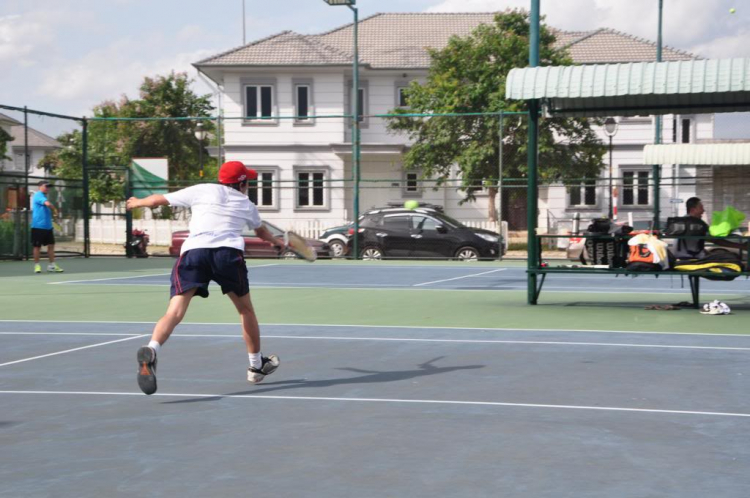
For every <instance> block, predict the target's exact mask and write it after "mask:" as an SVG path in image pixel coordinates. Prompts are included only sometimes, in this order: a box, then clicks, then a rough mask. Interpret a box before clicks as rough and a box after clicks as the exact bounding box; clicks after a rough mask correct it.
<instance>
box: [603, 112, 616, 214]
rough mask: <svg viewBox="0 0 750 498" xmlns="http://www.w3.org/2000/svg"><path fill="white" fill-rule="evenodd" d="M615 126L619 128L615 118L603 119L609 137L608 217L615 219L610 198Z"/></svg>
mask: <svg viewBox="0 0 750 498" xmlns="http://www.w3.org/2000/svg"><path fill="white" fill-rule="evenodd" d="M617 128H619V124H618V123H617V120H616V119H615V118H607V119H606V120H605V121H604V133H606V134H607V136H608V137H609V218H610V219H615V220H616V219H617V216H616V215H615V216H614V217H613V213H614V208H613V205H612V198H613V197H614V194H613V189H612V137H614V136H615V135H617Z"/></svg>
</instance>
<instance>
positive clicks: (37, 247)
mask: <svg viewBox="0 0 750 498" xmlns="http://www.w3.org/2000/svg"><path fill="white" fill-rule="evenodd" d="M31 245H32V246H33V249H32V251H31V252H32V254H33V255H34V273H42V265H41V264H40V263H39V260H40V258H41V253H42V241H41V240H40V239H39V232H38V231H37V229H36V228H32V229H31Z"/></svg>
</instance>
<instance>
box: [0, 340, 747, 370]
mask: <svg viewBox="0 0 750 498" xmlns="http://www.w3.org/2000/svg"><path fill="white" fill-rule="evenodd" d="M0 335H71V336H105V337H106V336H123V335H127V336H129V337H130V336H133V334H107V333H100V334H97V333H87V332H0ZM135 337H143V335H139V336H135ZM135 337H130V338H131V339H134V338H135ZM171 337H187V338H203V339H205V338H210V339H239V338H240V335H239V334H189V333H187V334H185V333H183V334H172V336H171ZM263 339H302V340H319V341H376V342H377V341H382V342H427V343H430V342H433V343H449V344H511V345H512V344H522V345H543V346H592V347H620V348H654V349H707V350H715V351H750V347H739V346H737V347H735V346H680V345H670V344H633V343H618V342H574V341H514V340H503V339H418V338H409V337H348V336H346V337H345V336H302V335H272V334H263ZM0 366H2V365H0Z"/></svg>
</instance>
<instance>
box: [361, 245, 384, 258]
mask: <svg viewBox="0 0 750 498" xmlns="http://www.w3.org/2000/svg"><path fill="white" fill-rule="evenodd" d="M362 259H364V260H366V261H371V260H377V259H383V251H382V250H381V249H380V248H379V247H375V246H368V247H365V248H364V249H362Z"/></svg>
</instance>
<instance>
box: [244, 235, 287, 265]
mask: <svg viewBox="0 0 750 498" xmlns="http://www.w3.org/2000/svg"><path fill="white" fill-rule="evenodd" d="M242 238H243V239H245V257H247V258H278V257H279V250H278V249H277V248H276V247H274V246H273V244H271V243H270V242H266V241H265V240H263V239H261V238H260V237H258V236H257V235H255V230H252V229H250V228H245V229H244V230H242Z"/></svg>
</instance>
